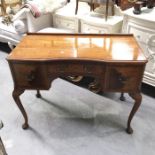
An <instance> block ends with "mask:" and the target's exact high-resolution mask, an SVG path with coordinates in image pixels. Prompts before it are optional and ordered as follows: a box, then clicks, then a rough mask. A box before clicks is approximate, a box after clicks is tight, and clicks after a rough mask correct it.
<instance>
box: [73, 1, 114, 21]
mask: <svg viewBox="0 0 155 155" xmlns="http://www.w3.org/2000/svg"><path fill="white" fill-rule="evenodd" d="M79 2H87V3H88V4H89V5H90V11H92V10H94V6H95V5H97V6H98V5H105V6H106V9H105V20H106V21H107V18H108V9H109V7H111V10H112V11H111V12H112V15H114V1H113V0H76V9H75V14H77V11H78V3H79Z"/></svg>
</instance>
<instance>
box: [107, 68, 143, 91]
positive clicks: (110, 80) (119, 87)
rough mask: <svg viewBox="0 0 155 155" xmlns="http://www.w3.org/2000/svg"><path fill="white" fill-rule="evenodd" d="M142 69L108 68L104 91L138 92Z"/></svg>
mask: <svg viewBox="0 0 155 155" xmlns="http://www.w3.org/2000/svg"><path fill="white" fill-rule="evenodd" d="M143 69H144V68H143V67H141V66H116V67H108V68H107V72H108V74H107V77H106V89H107V90H109V91H123V92H126V91H127V92H128V91H133V90H134V91H135V90H139V88H140V84H141V81H142V75H143Z"/></svg>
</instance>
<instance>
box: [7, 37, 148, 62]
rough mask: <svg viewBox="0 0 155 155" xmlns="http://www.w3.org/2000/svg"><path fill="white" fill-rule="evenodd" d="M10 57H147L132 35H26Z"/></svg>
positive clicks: (119, 58) (129, 59) (113, 58)
mask: <svg viewBox="0 0 155 155" xmlns="http://www.w3.org/2000/svg"><path fill="white" fill-rule="evenodd" d="M8 59H9V60H39V59H41V60H44V59H46V60H47V59H49V60H53V59H67V60H68V59H72V60H74V59H81V60H98V61H121V60H123V61H124V60H125V61H145V59H146V58H145V56H144V55H143V52H142V50H141V49H140V48H139V45H138V44H137V42H136V41H135V38H134V37H133V36H132V35H83V34H82V35H80V34H79V35H71V34H68V35H67V34H65V35H63V34H62V35H58V34H52V35H51V34H50V35H46V34H37V35H36V34H34V35H28V36H25V37H24V38H23V39H22V41H21V42H20V44H19V45H18V47H17V48H15V49H14V50H13V51H12V53H11V54H10V55H9V57H8Z"/></svg>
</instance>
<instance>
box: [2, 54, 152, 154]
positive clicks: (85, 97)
mask: <svg viewBox="0 0 155 155" xmlns="http://www.w3.org/2000/svg"><path fill="white" fill-rule="evenodd" d="M6 57H7V53H5V52H0V87H1V88H0V119H1V120H2V121H3V123H4V127H3V128H2V129H1V130H0V136H1V138H2V140H3V142H4V145H5V148H6V151H7V153H8V155H104V154H105V155H154V154H155V132H154V131H155V123H154V122H155V102H154V99H155V89H154V88H153V87H150V86H148V85H143V87H142V93H143V94H142V95H143V100H142V105H141V107H140V109H139V111H138V112H137V113H136V116H135V117H134V119H133V121H132V127H133V129H134V133H133V135H128V134H126V132H125V128H126V122H127V117H128V114H129V112H130V110H131V108H132V106H133V100H132V99H131V98H130V97H129V96H128V95H127V94H125V96H126V102H121V101H119V95H120V94H118V93H104V94H103V95H97V94H94V93H92V92H90V91H88V90H87V89H83V88H81V87H78V86H75V85H73V84H71V83H69V82H67V81H64V80H62V79H56V80H55V81H54V82H53V83H52V87H51V89H50V90H49V91H42V92H41V93H42V96H43V98H42V99H38V98H36V97H35V93H36V92H35V91H26V92H25V93H24V94H23V95H22V96H21V100H22V102H23V105H24V107H25V109H26V111H27V113H28V117H29V125H30V128H29V129H28V130H23V129H22V128H21V125H22V123H23V117H22V115H21V113H20V111H19V109H18V108H17V106H16V105H15V103H14V101H13V99H12V96H11V93H12V90H13V82H12V78H11V74H10V70H9V67H8V64H7V61H6V59H5V58H6ZM112 99H113V100H112Z"/></svg>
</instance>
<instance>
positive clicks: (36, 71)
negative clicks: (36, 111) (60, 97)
mask: <svg viewBox="0 0 155 155" xmlns="http://www.w3.org/2000/svg"><path fill="white" fill-rule="evenodd" d="M12 68H13V74H14V75H15V77H14V78H15V81H16V82H15V85H16V86H17V87H19V86H20V87H24V88H30V89H32V88H33V87H35V88H36V87H38V88H40V89H41V88H46V82H45V80H46V79H47V78H46V74H45V71H43V69H42V66H39V65H35V64H20V63H19V64H18V63H17V64H13V65H12ZM44 69H45V68H44Z"/></svg>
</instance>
